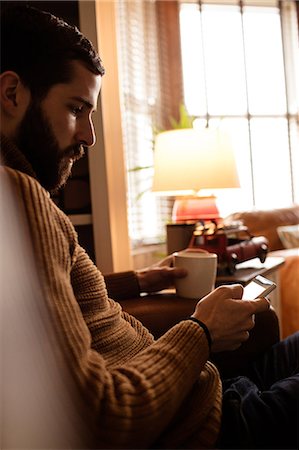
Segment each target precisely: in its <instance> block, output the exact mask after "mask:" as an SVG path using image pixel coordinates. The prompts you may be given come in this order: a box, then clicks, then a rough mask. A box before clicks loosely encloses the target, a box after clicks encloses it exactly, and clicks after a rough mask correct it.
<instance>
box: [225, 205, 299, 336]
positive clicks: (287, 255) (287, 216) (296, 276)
mask: <svg viewBox="0 0 299 450" xmlns="http://www.w3.org/2000/svg"><path fill="white" fill-rule="evenodd" d="M235 221H240V222H242V224H243V225H245V226H247V228H248V230H249V232H250V233H251V234H252V235H253V236H265V237H266V238H267V239H268V241H269V251H270V253H269V255H272V256H282V257H283V258H284V259H285V263H284V264H283V266H282V267H281V268H280V269H279V278H280V286H279V287H280V299H281V305H280V328H281V330H280V331H281V337H282V338H284V337H286V336H288V335H290V334H292V333H294V332H295V331H297V330H299V238H298V232H299V231H298V225H299V205H293V206H291V207H289V208H278V209H271V210H255V211H241V212H235V213H234V214H231V215H230V216H228V217H226V218H225V223H232V222H235ZM288 234H289V239H287V236H288Z"/></svg>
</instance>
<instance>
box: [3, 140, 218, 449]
mask: <svg viewBox="0 0 299 450" xmlns="http://www.w3.org/2000/svg"><path fill="white" fill-rule="evenodd" d="M1 157H2V164H3V165H4V167H3V168H1V170H0V174H1V177H2V176H5V177H7V176H8V177H9V179H10V182H11V183H12V185H13V186H14V191H15V195H16V197H17V199H18V202H19V203H20V205H22V208H24V209H25V216H26V220H27V222H28V225H29V229H30V233H31V240H32V246H33V248H34V255H35V258H36V262H37V266H38V270H39V276H40V280H41V281H42V287H43V296H44V297H43V300H42V301H43V302H45V304H46V307H47V309H48V311H49V312H50V317H51V322H52V324H53V327H54V330H55V339H56V342H57V346H59V351H60V353H61V354H62V357H63V359H64V361H65V362H66V364H67V367H68V369H69V377H70V380H69V383H70V385H72V386H73V387H74V392H75V393H76V394H77V395H78V402H77V403H76V405H77V407H78V408H80V411H82V417H83V420H84V421H85V422H86V424H85V425H86V429H88V434H89V438H90V444H89V445H90V446H92V447H94V448H132V449H133V448H134V449H135V448H136V449H137V448H149V447H152V446H154V447H156V448H209V447H212V446H213V445H214V444H215V441H216V439H217V435H218V432H219V428H220V420H221V382H220V379H219V374H218V372H217V369H216V368H215V367H214V366H213V365H212V364H211V363H209V362H207V359H208V356H209V348H208V343H207V340H206V337H205V334H204V332H203V330H202V329H201V328H200V327H199V326H198V325H197V324H196V323H193V322H191V321H183V322H180V323H178V324H177V325H176V326H174V327H173V328H172V329H171V330H169V331H168V332H167V333H166V334H165V335H164V336H162V337H161V338H160V339H159V340H157V341H154V340H153V337H152V335H151V334H150V333H149V332H148V330H147V329H146V328H144V327H143V326H142V324H141V323H140V322H138V321H137V320H136V319H135V318H134V317H131V316H129V315H128V314H127V313H125V312H124V311H122V309H121V307H120V305H119V304H118V303H117V302H115V301H113V300H111V299H110V298H108V295H107V290H106V286H105V282H104V278H103V276H102V274H101V273H100V272H99V270H98V269H97V268H96V267H95V265H94V264H93V263H92V261H91V260H90V259H89V257H88V256H87V254H86V252H85V251H84V250H83V249H82V248H81V247H80V245H79V244H78V241H77V236H76V232H75V230H74V228H73V226H72V224H71V222H70V221H69V219H68V218H67V216H66V215H65V214H64V213H63V212H62V211H61V210H59V208H57V206H56V205H55V204H54V203H53V202H52V201H51V199H50V198H49V195H48V193H47V192H46V191H45V190H44V189H43V188H42V187H41V185H40V184H39V183H38V181H37V180H36V179H35V175H34V173H33V171H32V168H31V167H30V164H29V163H28V161H26V160H25V159H24V156H23V155H22V153H21V152H20V151H19V150H18V149H16V148H15V147H14V146H13V145H12V144H11V143H10V142H8V141H7V139H3V140H2V148H1ZM122 277H123V279H124V280H125V279H126V277H125V276H123V275H122ZM114 281H116V285H117V284H118V283H117V278H115V280H114ZM132 283H133V285H134V281H133V279H132ZM112 284H114V282H113V283H112ZM135 288H136V286H135ZM120 291H121V289H120Z"/></svg>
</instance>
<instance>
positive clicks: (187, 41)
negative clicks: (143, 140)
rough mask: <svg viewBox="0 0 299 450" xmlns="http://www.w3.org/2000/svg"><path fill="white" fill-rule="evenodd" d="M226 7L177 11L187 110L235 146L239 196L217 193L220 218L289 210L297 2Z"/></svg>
mask: <svg viewBox="0 0 299 450" xmlns="http://www.w3.org/2000/svg"><path fill="white" fill-rule="evenodd" d="M215 3H217V4H215ZM220 3H222V4H220ZM224 3H227V2H220V1H218V2H214V4H212V2H208V1H207V2H205V1H203V2H201V4H200V6H199V5H198V3H197V4H192V3H190V2H188V3H186V2H182V3H181V10H180V28H181V43H182V59H183V64H182V67H183V79H184V93H185V104H186V107H187V110H188V112H189V113H190V114H191V115H195V116H197V117H198V118H201V119H206V120H208V121H209V123H211V124H213V122H214V123H215V122H216V123H218V124H220V125H219V126H222V127H224V128H226V129H227V130H228V131H229V132H230V134H231V136H232V138H233V140H234V143H235V149H236V158H237V164H238V170H239V176H240V182H241V190H238V191H234V192H231V193H230V198H229V196H228V193H224V192H223V193H222V201H223V208H224V210H225V207H226V208H228V209H226V211H225V212H227V213H230V212H233V211H235V210H236V209H247V208H252V207H257V208H273V207H284V206H289V205H290V204H291V203H292V202H294V201H295V202H299V184H298V179H299V164H298V158H299V155H298V151H299V122H298V105H299V96H298V85H297V86H296V82H297V83H298V80H299V72H298V44H297V42H298V29H297V22H296V6H295V2H292V1H286V2H282V8H283V9H281V10H280V9H279V8H278V7H277V6H275V3H276V2H271V0H268V1H267V2H266V3H265V4H267V5H268V6H263V2H262V1H260V2H253V1H248V2H246V1H244V2H243V4H242V3H241V5H240V2H232V1H230V2H229V3H235V4H230V5H228V4H224ZM253 3H255V5H253ZM256 5H259V6H256ZM269 5H270V6H269ZM296 65H297V66H296ZM220 197H221V193H220ZM228 199H229V201H228ZM225 200H226V201H225ZM232 207H233V208H234V209H233V210H229V209H230V208H232Z"/></svg>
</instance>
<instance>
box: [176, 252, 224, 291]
mask: <svg viewBox="0 0 299 450" xmlns="http://www.w3.org/2000/svg"><path fill="white" fill-rule="evenodd" d="M173 255H174V265H175V267H181V268H184V269H186V270H187V271H188V274H187V276H186V277H184V278H177V279H176V280H175V288H176V293H177V295H179V296H180V297H185V298H195V299H196V298H198V299H199V298H202V297H204V296H205V295H207V294H208V293H209V292H211V291H212V290H213V289H214V288H215V281H216V274H217V255H216V253H208V252H200V251H199V252H198V251H196V252H193V251H192V252H190V251H189V252H188V251H186V250H182V251H181V252H175V253H174V254H173Z"/></svg>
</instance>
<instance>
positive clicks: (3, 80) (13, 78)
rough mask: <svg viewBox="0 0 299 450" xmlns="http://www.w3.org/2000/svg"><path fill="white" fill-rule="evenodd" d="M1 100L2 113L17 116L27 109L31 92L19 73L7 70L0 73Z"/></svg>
mask: <svg viewBox="0 0 299 450" xmlns="http://www.w3.org/2000/svg"><path fill="white" fill-rule="evenodd" d="M0 101H1V109H2V113H4V114H6V115H7V116H10V117H14V118H17V117H18V116H19V115H23V112H24V110H26V109H27V106H28V104H29V101H30V92H29V89H27V88H26V87H25V86H24V85H23V83H22V82H21V79H20V77H19V75H18V74H17V73H15V72H13V71H6V72H3V73H2V74H1V75H0Z"/></svg>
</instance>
